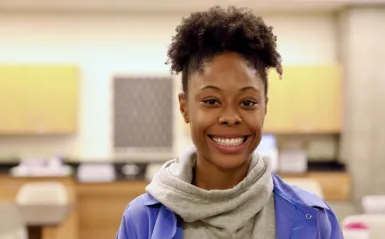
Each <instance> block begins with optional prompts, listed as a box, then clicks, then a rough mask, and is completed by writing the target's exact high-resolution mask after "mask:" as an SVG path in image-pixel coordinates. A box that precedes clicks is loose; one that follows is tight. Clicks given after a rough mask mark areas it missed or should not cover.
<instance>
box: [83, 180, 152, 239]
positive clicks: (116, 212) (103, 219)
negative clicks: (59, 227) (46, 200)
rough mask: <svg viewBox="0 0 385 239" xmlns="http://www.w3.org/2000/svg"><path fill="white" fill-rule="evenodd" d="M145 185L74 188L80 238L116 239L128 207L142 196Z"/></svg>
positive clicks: (115, 183)
mask: <svg viewBox="0 0 385 239" xmlns="http://www.w3.org/2000/svg"><path fill="white" fill-rule="evenodd" d="M146 185H147V182H145V181H118V182H113V183H89V184H82V183H79V184H77V192H78V204H79V216H80V225H79V226H80V238H81V239H106V238H111V239H112V238H115V235H116V232H117V230H118V227H119V225H120V221H121V219H122V215H123V212H124V209H125V208H126V206H127V204H128V203H129V202H130V201H132V200H133V199H134V198H136V197H137V196H139V195H141V194H142V193H144V192H145V187H146Z"/></svg>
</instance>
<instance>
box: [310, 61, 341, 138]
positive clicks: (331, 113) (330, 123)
mask: <svg viewBox="0 0 385 239" xmlns="http://www.w3.org/2000/svg"><path fill="white" fill-rule="evenodd" d="M315 72H316V74H315V77H314V79H315V84H314V86H315V87H314V88H313V96H314V97H313V100H314V108H313V115H314V117H313V118H312V124H313V129H314V130H315V131H316V132H320V133H339V132H340V131H341V127H342V110H343V107H342V104H343V103H342V94H343V91H342V74H341V73H342V72H341V68H340V67H339V66H338V65H333V66H327V67H324V68H321V67H319V68H318V70H315Z"/></svg>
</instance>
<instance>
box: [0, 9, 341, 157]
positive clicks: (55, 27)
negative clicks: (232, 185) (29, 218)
mask: <svg viewBox="0 0 385 239" xmlns="http://www.w3.org/2000/svg"><path fill="white" fill-rule="evenodd" d="M180 20H181V16H180V15H168V16H165V15H143V14H142V15H132V14H128V13H127V14H114V15H107V14H92V15H87V14H58V15H57V14H44V13H40V14H26V13H22V14H17V13H12V14H11V13H9V14H5V13H1V14H0V36H1V38H0V52H1V54H0V63H12V62H13V63H14V62H26V63H28V62H34V63H35V62H57V63H61V62H65V63H76V64H78V65H79V66H80V68H81V71H82V79H81V80H82V84H81V102H80V106H81V107H80V108H81V112H80V119H79V120H80V129H79V133H78V134H77V135H75V136H71V137H43V136H38V137H0V154H3V155H4V154H19V153H24V154H28V153H37V152H45V153H52V152H54V153H64V154H72V155H77V156H80V157H84V158H89V159H98V158H108V157H110V156H111V155H112V152H111V128H112V127H111V118H110V116H111V107H110V99H111V91H110V79H111V76H112V75H113V74H115V73H124V74H150V75H151V74H167V73H168V72H169V71H168V68H167V66H165V65H164V62H165V59H166V49H167V45H168V44H169V41H170V38H171V35H172V34H173V33H174V29H175V26H176V25H177V24H178V23H179V21H180ZM266 21H267V22H268V23H269V24H271V25H273V26H274V28H275V32H276V33H277V34H278V37H279V49H280V51H281V53H282V55H283V60H284V64H316V63H332V62H336V61H337V57H338V55H337V50H336V44H337V35H338V32H337V25H336V18H335V17H334V16H333V15H330V14H324V15H298V14H296V15H286V16H279V15H269V16H266ZM175 99H176V98H175ZM175 117H178V119H180V118H179V115H177V114H176V116H175ZM179 122H180V121H179ZM176 127H181V126H180V125H179V126H176ZM175 141H176V151H178V150H180V149H181V148H183V146H185V145H186V144H189V141H188V137H187V136H186V135H185V134H184V132H183V131H181V130H179V131H177V132H176V136H175Z"/></svg>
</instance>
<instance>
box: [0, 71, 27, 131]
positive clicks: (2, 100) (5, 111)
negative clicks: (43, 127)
mask: <svg viewBox="0 0 385 239" xmlns="http://www.w3.org/2000/svg"><path fill="white" fill-rule="evenodd" d="M26 95H27V85H26V81H25V79H24V78H23V72H22V71H21V68H20V67H19V66H0V133H1V134H14V133H16V134H23V133H26V132H27V131H28V125H27V121H26V107H27V105H26Z"/></svg>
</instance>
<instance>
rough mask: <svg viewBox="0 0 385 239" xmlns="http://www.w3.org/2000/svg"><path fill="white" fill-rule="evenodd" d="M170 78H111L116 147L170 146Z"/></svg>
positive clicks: (152, 147) (171, 123)
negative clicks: (112, 79) (112, 83)
mask: <svg viewBox="0 0 385 239" xmlns="http://www.w3.org/2000/svg"><path fill="white" fill-rule="evenodd" d="M172 85H173V84H172V78H171V77H164V78H124V77H119V78H115V79H114V86H113V95H114V97H113V99H114V100H113V102H114V103H113V109H114V120H113V122H114V126H113V129H114V130H113V134H114V136H113V139H114V147H115V148H136V149H154V148H155V149H156V148H170V149H171V148H172V128H173V127H172V125H173V117H172V93H173V90H172Z"/></svg>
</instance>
